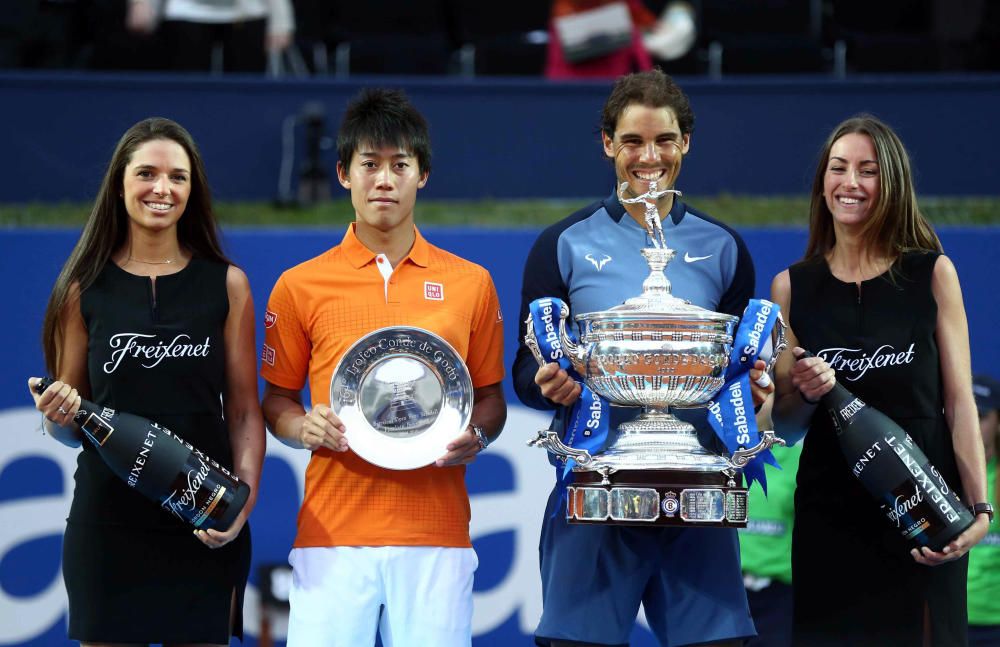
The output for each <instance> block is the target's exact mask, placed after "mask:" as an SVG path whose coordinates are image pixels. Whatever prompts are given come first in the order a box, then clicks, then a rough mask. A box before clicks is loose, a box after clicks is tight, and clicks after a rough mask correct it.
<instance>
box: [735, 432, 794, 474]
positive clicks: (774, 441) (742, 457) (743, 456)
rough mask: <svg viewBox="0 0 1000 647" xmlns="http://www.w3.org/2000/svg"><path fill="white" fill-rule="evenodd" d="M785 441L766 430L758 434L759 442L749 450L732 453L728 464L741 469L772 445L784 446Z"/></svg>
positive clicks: (738, 450)
mask: <svg viewBox="0 0 1000 647" xmlns="http://www.w3.org/2000/svg"><path fill="white" fill-rule="evenodd" d="M784 444H785V441H784V439H782V438H778V437H777V436H775V435H774V430H773V429H767V430H765V431H763V432H761V434H760V442H759V443H757V444H756V445H754V446H753V447H751V448H750V449H737V450H736V451H735V452H733V455H732V457H731V458H729V459H727V460H728V462H729V464H730V465H731V466H732V467H734V468H736V469H742V468H743V467H745V466H746V464H747V463H749V462H750V459H751V458H753V457H754V456H756V455H757V454H759V453H761V452H762V451H764V450H765V449H770V448H771V447H772V446H773V445H784Z"/></svg>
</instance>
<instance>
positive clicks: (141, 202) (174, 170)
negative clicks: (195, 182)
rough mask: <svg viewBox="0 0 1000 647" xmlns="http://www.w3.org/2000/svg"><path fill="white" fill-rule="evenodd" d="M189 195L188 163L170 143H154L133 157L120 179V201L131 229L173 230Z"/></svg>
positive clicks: (175, 145)
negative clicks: (126, 212) (121, 200)
mask: <svg viewBox="0 0 1000 647" xmlns="http://www.w3.org/2000/svg"><path fill="white" fill-rule="evenodd" d="M190 194H191V161H190V160H189V159H188V155H187V153H186V152H185V151H184V148H183V147H182V146H181V145H180V144H178V143H177V142H175V141H173V140H171V139H154V140H150V141H148V142H145V143H143V144H141V145H140V146H139V147H138V148H136V149H135V152H134V153H132V158H131V159H130V160H129V163H128V165H127V166H126V167H125V173H124V176H123V178H122V199H123V200H124V202H125V209H126V211H128V215H129V220H130V222H131V226H132V227H139V228H142V229H148V230H151V231H160V230H166V229H171V228H176V226H177V221H178V220H180V218H181V215H183V213H184V208H185V207H186V206H187V201H188V196H190Z"/></svg>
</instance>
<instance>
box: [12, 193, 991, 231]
mask: <svg viewBox="0 0 1000 647" xmlns="http://www.w3.org/2000/svg"><path fill="white" fill-rule="evenodd" d="M593 199H594V198H591V199H587V198H580V199H564V200H479V201H451V200H418V202H417V222H418V223H422V224H429V225H431V224H432V225H474V226H483V227H541V226H543V225H547V224H549V223H552V222H555V221H557V220H559V219H560V218H562V217H564V216H566V215H568V214H570V213H572V212H573V211H575V210H576V209H578V208H580V207H582V206H584V205H586V204H587V203H588V202H590V201H591V200H593ZM685 200H686V201H687V202H689V203H690V204H691V205H693V206H695V207H697V208H698V209H701V210H702V211H704V212H706V213H708V214H711V215H712V216H715V217H716V218H719V219H721V220H723V221H725V222H727V223H729V224H731V225H734V226H737V227H744V226H774V225H793V226H794V225H798V226H805V224H806V219H807V213H808V210H809V200H808V199H807V198H806V197H805V196H771V197H759V196H736V195H725V194H723V195H718V196H711V197H708V196H701V197H699V196H687V197H685ZM920 205H921V208H922V209H923V210H924V214H925V215H926V216H927V217H928V218H929V219H930V221H931V222H932V223H933V224H935V225H990V224H998V223H1000V197H997V196H986V197H948V198H940V197H939V198H922V199H921V200H920ZM89 209H90V205H88V204H39V203H35V204H24V205H0V225H2V226H6V227H22V226H38V227H78V226H80V225H81V224H82V223H83V222H84V220H85V219H86V217H87V214H88V212H89ZM216 210H217V215H218V217H219V220H220V222H221V223H223V224H224V225H225V226H227V227H230V226H237V227H239V226H255V227H257V226H275V227H296V226H315V225H334V224H342V223H346V222H348V221H350V220H353V219H354V211H353V209H352V208H351V203H350V201H349V200H348V199H346V198H342V199H338V200H334V201H332V202H330V203H327V204H323V205H318V206H317V205H313V206H308V207H290V206H278V205H274V204H270V203H266V202H221V203H216Z"/></svg>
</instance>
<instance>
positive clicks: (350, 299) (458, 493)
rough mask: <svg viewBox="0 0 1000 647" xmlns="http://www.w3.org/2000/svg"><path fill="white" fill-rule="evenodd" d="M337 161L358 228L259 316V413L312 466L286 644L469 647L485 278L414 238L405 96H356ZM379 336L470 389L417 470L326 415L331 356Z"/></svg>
mask: <svg viewBox="0 0 1000 647" xmlns="http://www.w3.org/2000/svg"><path fill="white" fill-rule="evenodd" d="M337 152H338V156H339V161H338V162H337V176H338V179H339V181H340V183H341V185H343V186H344V188H346V189H348V190H350V192H351V202H352V204H353V205H354V209H355V213H356V219H355V222H354V223H352V224H351V226H350V227H349V228H348V230H347V233H346V234H345V235H344V238H343V241H342V242H341V243H340V244H339V245H337V246H336V247H333V248H332V249H330V250H328V251H326V252H324V253H323V254H321V255H319V256H317V257H316V258H313V259H311V260H309V261H306V262H305V263H302V264H301V265H297V266H296V267H293V268H292V269H290V270H288V271H286V272H285V273H284V274H282V275H281V278H279V279H278V282H277V284H276V285H275V286H274V290H273V291H272V293H271V298H270V301H269V302H268V311H267V315H266V318H265V341H264V350H263V354H262V360H263V361H262V364H261V375H262V376H263V377H264V379H265V380H266V381H267V385H266V388H265V391H264V401H263V409H264V415H265V417H266V419H267V422H268V425H269V427H270V429H271V431H272V433H273V434H274V435H275V436H276V437H277V438H278V439H280V440H281V441H282V442H284V443H285V444H287V445H291V446H294V447H302V448H305V449H308V450H310V451H311V452H312V457H311V459H310V461H309V466H308V468H307V470H306V485H305V496H304V499H303V502H302V508H301V509H300V511H299V519H298V533H297V535H296V538H295V545H294V547H293V549H292V551H291V554H290V555H289V562H290V563H291V565H292V568H293V572H294V575H293V583H292V590H291V593H290V598H289V599H290V603H291V613H290V616H289V626H288V644H289V646H290V647H301V646H305V645H317V646H319V645H322V646H323V647H328V646H340V645H342V646H344V647H359V646H363V645H373V644H374V642H375V635H376V630H378V631H380V632H381V635H382V641H383V643H384V644H386V645H402V646H407V645H434V646H435V647H448V646H451V645H470V644H471V641H472V579H473V573H474V572H475V569H476V566H477V565H478V560H477V558H476V554H475V552H474V551H473V549H472V543H471V541H470V537H469V517H470V507H469V498H468V494H467V492H466V489H465V465H466V464H468V463H470V462H471V461H472V460H474V459H475V457H476V454H478V453H479V452H480V451H482V450H483V449H485V448H486V445H487V444H488V443H489V442H491V441H492V440H493V439H494V438H496V436H497V435H498V434H499V433H500V429H501V428H502V427H503V423H504V420H505V419H506V415H507V405H506V403H505V402H504V397H503V390H502V388H501V385H500V381H501V380H502V379H503V358H502V355H503V333H502V324H501V321H502V318H501V315H500V307H499V301H498V299H497V294H496V289H495V288H494V286H493V281H492V279H491V278H490V275H489V273H488V272H487V271H486V270H485V269H483V268H482V267H480V266H478V265H475V264H473V263H471V262H469V261H466V260H464V259H461V258H459V257H457V256H455V255H453V254H450V253H448V252H446V251H444V250H442V249H439V248H437V247H434V246H433V245H431V244H429V243H428V242H427V241H426V240H425V239H424V238H423V237H422V236H421V235H420V232H419V231H418V230H417V229H416V227H415V226H414V223H413V207H414V204H415V202H416V195H417V190H418V189H420V188H422V187H423V186H424V184H426V182H427V176H428V173H429V172H430V158H431V151H430V141H429V137H428V134H427V124H426V122H425V121H424V118H423V117H422V116H421V115H420V113H419V112H417V110H416V109H415V108H414V107H413V106H412V105H411V104H410V103H409V101H408V100H407V99H406V97H405V95H404V94H403V93H402V92H398V91H388V90H364V91H362V92H361V93H360V94H359V95H358V96H357V97H356V98H355V99H354V100H352V102H351V103H350V104H349V105H348V108H347V111H346V113H345V115H344V120H343V122H342V123H341V126H340V132H339V134H338V138H337ZM385 326H416V327H420V328H424V329H427V330H430V331H432V332H434V333H436V334H437V335H439V336H440V337H442V338H444V339H445V340H447V341H448V343H449V344H451V346H452V347H453V348H454V349H455V350H456V351H457V352H458V354H459V355H460V356H461V357H462V359H463V361H464V362H465V363H466V366H468V368H469V373H470V374H471V376H472V383H473V389H474V395H473V401H474V404H473V408H472V422H471V423H470V425H469V426H468V428H466V429H464V430H456V435H455V439H454V440H453V441H451V442H450V443H449V444H448V446H447V452H446V453H445V454H444V455H443V456H441V457H440V458H439V459H438V460H437V461H436V462H435V463H434V464H432V465H428V466H426V467H422V468H418V469H413V470H399V471H397V470H389V469H384V468H382V467H377V466H375V465H373V464H371V463H368V462H366V461H365V460H364V459H362V458H361V457H359V456H358V455H357V454H355V453H354V452H352V451H351V449H350V445H351V429H350V428H347V427H345V425H344V423H343V422H341V420H340V419H339V418H338V417H337V416H336V415H335V414H334V413H333V411H332V410H331V409H330V406H329V388H330V380H331V377H332V373H333V370H334V368H335V367H336V365H337V362H338V361H339V360H340V358H341V356H342V355H343V354H344V352H345V351H346V350H347V349H348V348H350V346H351V345H352V344H354V342H355V341H357V340H358V339H359V338H361V337H363V336H364V335H366V334H368V333H370V332H372V331H373V330H376V329H378V328H382V327H385ZM307 377H308V379H309V387H310V393H311V394H312V408H311V410H310V411H309V412H306V410H305V407H304V405H303V403H302V396H301V390H302V388H303V387H304V386H305V380H306V378H307Z"/></svg>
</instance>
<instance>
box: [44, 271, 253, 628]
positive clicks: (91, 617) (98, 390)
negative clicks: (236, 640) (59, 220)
mask: <svg viewBox="0 0 1000 647" xmlns="http://www.w3.org/2000/svg"><path fill="white" fill-rule="evenodd" d="M226 272H227V266H226V265H225V264H222V263H217V262H211V261H206V260H200V259H196V258H193V259H191V262H190V263H189V264H188V265H187V267H185V268H184V269H182V270H181V271H180V272H177V273H176V274H171V275H168V276H160V277H158V278H157V279H156V283H155V293H154V290H153V283H152V281H151V280H150V278H149V277H144V276H136V275H134V274H129V273H128V272H126V271H124V270H122V269H121V268H119V267H118V266H117V265H115V264H114V263H112V262H108V263H107V265H106V266H105V267H104V269H103V270H102V272H101V274H100V275H99V276H98V278H97V280H96V281H95V282H94V284H93V285H91V286H90V287H89V288H87V289H86V290H85V291H84V292H83V294H82V295H81V300H80V309H81V312H82V315H83V319H84V322H85V323H86V326H87V332H88V334H89V343H88V348H87V369H88V374H89V377H90V386H91V396H92V400H93V401H94V402H96V403H98V404H102V405H105V406H108V407H111V408H113V409H117V410H121V411H126V412H129V413H134V414H138V415H141V416H145V417H147V418H149V419H151V420H154V421H156V422H159V423H160V424H162V425H163V426H165V427H167V428H168V429H170V430H172V431H174V432H176V433H177V434H178V435H180V436H181V437H182V438H184V439H185V440H186V441H188V442H190V443H191V444H193V445H194V446H195V447H198V448H199V449H201V450H202V451H204V452H205V453H206V454H207V455H208V456H210V457H212V458H213V459H215V460H216V461H217V462H218V463H220V464H221V465H223V466H225V467H227V468H232V463H233V458H232V450H231V447H230V443H229V434H228V431H227V426H226V422H225V420H223V416H222V394H223V393H224V391H225V346H224V341H223V330H224V325H225V321H226V316H227V314H228V312H229V299H228V294H227V291H226ZM75 480H76V489H75V490H74V493H73V503H72V506H71V508H70V513H69V519H68V520H67V525H66V535H65V537H64V540H63V577H64V579H65V581H66V590H67V592H68V594H69V637H70V638H72V639H75V640H80V641H85V642H139V643H147V642H203V643H216V644H228V643H229V639H230V609H231V606H232V599H233V595H234V592H235V595H236V611H235V617H234V623H235V631H233V633H234V634H235V635H237V636H240V637H242V618H243V614H242V606H243V604H242V603H243V591H244V588H245V586H246V580H247V573H248V571H249V567H250V532H249V527H244V528H243V531H242V532H241V533H240V535H239V537H237V538H236V539H235V540H234V541H232V542H231V543H229V544H227V545H226V546H224V547H222V548H219V549H214V550H213V549H210V548H208V547H207V546H205V545H204V544H202V543H201V542H200V541H198V539H197V538H195V537H194V535H193V533H192V530H193V529H192V528H191V527H189V526H187V525H185V524H183V523H182V522H180V521H179V520H177V519H176V518H175V517H173V516H172V515H171V514H170V513H168V512H166V511H164V510H162V509H161V508H160V507H159V505H158V504H156V503H155V502H152V501H150V500H148V499H146V498H145V497H143V496H142V495H140V494H139V493H138V492H137V491H135V490H134V489H131V488H129V487H128V486H127V485H126V484H125V482H124V481H122V480H121V479H119V478H118V477H117V476H115V475H114V474H113V473H112V472H111V471H110V470H109V469H108V468H107V466H106V465H105V464H104V462H103V461H102V460H101V458H100V456H99V455H98V454H97V452H96V451H95V450H94V448H93V446H92V445H91V444H90V443H89V442H88V441H86V440H85V441H84V443H83V450H82V451H81V452H80V456H79V459H78V461H77V470H76V475H75Z"/></svg>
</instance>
